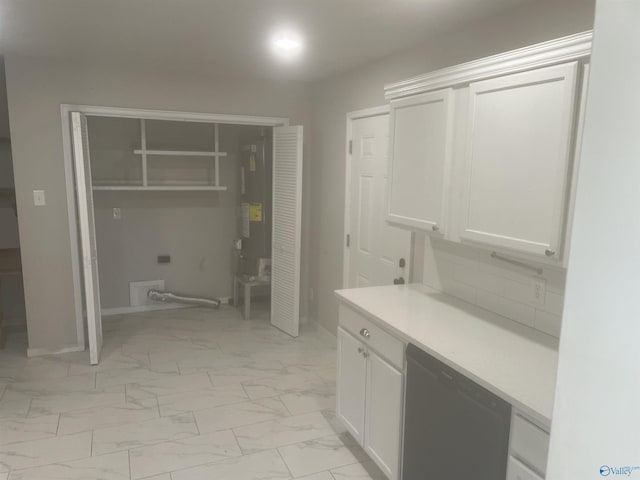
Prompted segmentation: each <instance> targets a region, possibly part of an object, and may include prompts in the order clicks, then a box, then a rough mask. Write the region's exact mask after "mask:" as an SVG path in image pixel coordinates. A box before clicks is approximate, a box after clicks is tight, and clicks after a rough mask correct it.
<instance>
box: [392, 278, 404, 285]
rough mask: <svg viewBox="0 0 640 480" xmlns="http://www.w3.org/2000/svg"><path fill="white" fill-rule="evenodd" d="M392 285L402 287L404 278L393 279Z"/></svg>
mask: <svg viewBox="0 0 640 480" xmlns="http://www.w3.org/2000/svg"><path fill="white" fill-rule="evenodd" d="M393 284H394V285H404V278H403V277H398V278H394V279H393Z"/></svg>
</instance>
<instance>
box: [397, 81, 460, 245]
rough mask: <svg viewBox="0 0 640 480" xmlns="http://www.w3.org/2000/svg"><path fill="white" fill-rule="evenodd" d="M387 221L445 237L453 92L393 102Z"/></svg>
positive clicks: (415, 96)
mask: <svg viewBox="0 0 640 480" xmlns="http://www.w3.org/2000/svg"><path fill="white" fill-rule="evenodd" d="M390 122H391V124H390V144H391V161H390V162H389V182H388V189H387V205H388V210H387V220H389V221H390V222H393V223H395V224H400V225H404V226H407V227H410V228H417V229H422V230H427V231H432V232H438V233H439V234H442V235H444V234H445V233H446V218H447V215H446V210H447V203H448V195H449V191H448V188H449V169H450V161H451V143H452V124H453V114H452V89H450V88H447V89H443V90H438V91H435V92H429V93H425V94H422V95H413V96H411V97H409V98H404V99H400V100H394V101H392V102H391V118H390Z"/></svg>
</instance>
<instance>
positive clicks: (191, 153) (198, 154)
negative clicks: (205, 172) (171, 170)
mask: <svg viewBox="0 0 640 480" xmlns="http://www.w3.org/2000/svg"><path fill="white" fill-rule="evenodd" d="M133 153H134V154H136V155H169V156H172V157H226V156H227V152H199V151H193V150H143V149H136V150H134V151H133Z"/></svg>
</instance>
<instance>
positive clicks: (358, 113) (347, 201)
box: [342, 105, 414, 288]
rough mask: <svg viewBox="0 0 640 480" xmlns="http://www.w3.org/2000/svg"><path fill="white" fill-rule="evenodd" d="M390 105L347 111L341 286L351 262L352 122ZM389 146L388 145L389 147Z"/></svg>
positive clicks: (380, 112) (386, 110) (346, 280)
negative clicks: (349, 241) (348, 240)
mask: <svg viewBox="0 0 640 480" xmlns="http://www.w3.org/2000/svg"><path fill="white" fill-rule="evenodd" d="M390 114H391V107H390V105H380V106H378V107H371V108H364V109H362V110H354V111H352V112H348V113H347V136H346V142H345V159H346V160H345V186H344V192H345V193H344V229H343V232H342V252H343V253H342V288H349V287H348V285H349V267H350V262H351V254H350V247H347V235H348V234H349V225H350V224H351V163H352V156H353V154H352V153H351V152H349V143H350V142H351V141H352V140H353V139H352V136H353V122H354V121H355V120H361V119H363V118H369V117H378V116H381V115H390ZM390 147H391V146H389V148H390ZM413 238H414V234H413V232H411V250H410V258H408V259H407V267H408V270H407V277H408V279H407V282H410V281H411V275H412V271H413V268H412V265H413V263H412V260H413ZM352 288H353V287H352Z"/></svg>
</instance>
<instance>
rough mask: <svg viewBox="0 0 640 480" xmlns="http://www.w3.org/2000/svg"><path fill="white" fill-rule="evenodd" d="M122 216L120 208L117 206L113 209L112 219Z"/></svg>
mask: <svg viewBox="0 0 640 480" xmlns="http://www.w3.org/2000/svg"><path fill="white" fill-rule="evenodd" d="M121 218H122V210H120V209H119V208H118V207H116V208H114V209H113V219H114V220H120V219H121Z"/></svg>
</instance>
